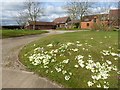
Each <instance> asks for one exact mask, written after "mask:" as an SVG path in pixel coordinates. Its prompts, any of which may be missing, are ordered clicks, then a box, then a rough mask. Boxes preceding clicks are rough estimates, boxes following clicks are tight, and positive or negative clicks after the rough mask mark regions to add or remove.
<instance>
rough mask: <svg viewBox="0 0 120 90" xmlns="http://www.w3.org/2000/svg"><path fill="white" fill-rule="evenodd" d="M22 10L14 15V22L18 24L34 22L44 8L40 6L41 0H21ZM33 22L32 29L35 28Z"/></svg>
mask: <svg viewBox="0 0 120 90" xmlns="http://www.w3.org/2000/svg"><path fill="white" fill-rule="evenodd" d="M21 8H22V10H21V11H19V12H18V15H17V16H16V17H15V18H16V22H17V23H18V24H19V25H22V26H24V25H25V24H26V23H27V22H28V21H33V22H36V21H37V19H39V18H40V17H41V16H42V15H43V11H44V9H43V8H42V2H35V1H33V0H27V1H26V2H23V6H22V7H21ZM35 24H36V23H34V25H33V30H35Z"/></svg>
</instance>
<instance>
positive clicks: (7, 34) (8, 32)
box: [0, 30, 48, 38]
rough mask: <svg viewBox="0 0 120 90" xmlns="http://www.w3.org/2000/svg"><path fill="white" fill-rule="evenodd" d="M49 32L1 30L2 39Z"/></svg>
mask: <svg viewBox="0 0 120 90" xmlns="http://www.w3.org/2000/svg"><path fill="white" fill-rule="evenodd" d="M47 32H48V31H41V30H0V35H2V37H1V38H10V37H20V36H25V35H35V34H42V33H47Z"/></svg>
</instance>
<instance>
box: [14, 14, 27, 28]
mask: <svg viewBox="0 0 120 90" xmlns="http://www.w3.org/2000/svg"><path fill="white" fill-rule="evenodd" d="M15 20H16V22H17V24H18V25H19V26H20V27H21V29H23V28H24V26H25V24H26V22H28V16H27V15H26V14H25V13H24V12H19V13H18V15H17V16H16V17H15Z"/></svg>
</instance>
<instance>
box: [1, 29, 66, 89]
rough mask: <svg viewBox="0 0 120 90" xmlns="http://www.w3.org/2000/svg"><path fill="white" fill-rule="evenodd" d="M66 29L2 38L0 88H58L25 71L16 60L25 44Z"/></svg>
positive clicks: (44, 79)
mask: <svg viewBox="0 0 120 90" xmlns="http://www.w3.org/2000/svg"><path fill="white" fill-rule="evenodd" d="M65 32H66V31H53V30H50V31H49V33H46V34H41V35H30V36H23V37H16V38H7V39H1V40H2V88H60V86H58V85H57V84H55V83H53V82H50V81H49V80H47V79H46V78H42V77H39V76H37V75H36V74H34V73H33V72H28V71H26V69H25V67H24V66H23V65H22V64H21V63H20V62H19V60H18V53H19V51H20V50H21V48H22V47H23V46H25V45H26V44H28V43H30V42H32V41H35V40H38V39H40V38H43V37H46V36H48V35H54V34H61V33H65Z"/></svg>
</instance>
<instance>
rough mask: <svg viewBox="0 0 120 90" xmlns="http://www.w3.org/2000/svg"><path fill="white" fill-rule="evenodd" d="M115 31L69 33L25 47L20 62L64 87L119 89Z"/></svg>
mask: <svg viewBox="0 0 120 90" xmlns="http://www.w3.org/2000/svg"><path fill="white" fill-rule="evenodd" d="M118 51H119V49H118V32H115V31H111V32H104V31H101V32H95V31H88V32H86V31H85V32H84V31H83V32H82V31H81V32H74V33H73V32H72V33H65V34H61V35H53V36H48V37H46V38H42V39H40V40H38V41H35V42H32V43H30V44H29V45H27V46H25V47H24V48H23V49H22V50H21V52H20V54H19V57H20V60H21V62H22V63H23V64H24V65H26V66H27V68H28V69H29V70H31V71H34V72H35V73H37V74H39V75H40V76H43V77H47V78H48V79H50V80H52V81H55V82H56V83H58V84H60V85H62V86H63V87H70V88H96V87H98V88H117V87H118V74H120V71H118V68H117V66H118V57H119V56H118Z"/></svg>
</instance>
